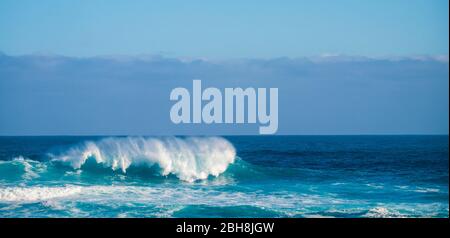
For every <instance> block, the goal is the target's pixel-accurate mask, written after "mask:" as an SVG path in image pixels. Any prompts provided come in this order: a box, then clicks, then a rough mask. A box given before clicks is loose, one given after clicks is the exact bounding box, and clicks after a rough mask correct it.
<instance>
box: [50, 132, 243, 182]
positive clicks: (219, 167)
mask: <svg viewBox="0 0 450 238" xmlns="http://www.w3.org/2000/svg"><path fill="white" fill-rule="evenodd" d="M51 157H52V158H53V159H52V161H57V162H62V163H64V164H68V165H70V166H71V167H72V168H74V169H80V168H81V167H82V166H83V165H84V164H85V163H86V162H87V160H88V159H94V160H95V161H96V163H97V164H102V165H103V166H104V167H108V168H111V169H112V170H114V171H116V170H119V171H122V172H123V173H126V172H127V169H128V168H130V167H145V168H152V167H155V166H157V167H158V168H159V174H160V175H162V176H167V175H175V176H176V177H178V178H179V179H181V180H183V181H188V182H192V181H195V180H202V179H207V178H208V177H209V176H211V175H212V176H216V177H217V176H218V175H220V174H221V173H223V172H225V170H226V169H227V167H228V166H229V165H230V164H232V163H233V162H234V161H235V157H236V151H235V149H234V147H233V145H232V144H231V143H230V142H228V141H227V140H226V139H224V138H221V137H187V138H177V137H165V138H144V137H123V138H121V137H110V138H104V139H101V140H99V141H88V142H85V143H82V144H81V145H78V146H73V147H71V148H69V149H67V150H65V151H63V152H62V153H59V154H57V155H53V154H52V155H51Z"/></svg>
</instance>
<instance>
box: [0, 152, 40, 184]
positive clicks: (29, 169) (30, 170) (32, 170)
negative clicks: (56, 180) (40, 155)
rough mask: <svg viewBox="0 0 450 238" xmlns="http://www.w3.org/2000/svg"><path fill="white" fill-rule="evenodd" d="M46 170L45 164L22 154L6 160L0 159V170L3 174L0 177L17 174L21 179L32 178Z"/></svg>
mask: <svg viewBox="0 0 450 238" xmlns="http://www.w3.org/2000/svg"><path fill="white" fill-rule="evenodd" d="M2 169H3V170H4V171H2ZM46 170H47V165H46V164H44V163H41V162H39V161H35V160H30V159H27V158H25V157H23V156H18V157H15V158H13V159H12V160H8V161H0V172H1V174H2V175H3V176H0V178H3V177H5V178H10V177H11V176H12V177H14V176H19V177H20V178H21V179H23V180H32V179H35V178H38V177H40V174H41V173H44V172H45V171H46ZM9 175H10V176H9Z"/></svg>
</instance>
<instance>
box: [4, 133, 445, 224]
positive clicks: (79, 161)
mask: <svg viewBox="0 0 450 238" xmlns="http://www.w3.org/2000/svg"><path fill="white" fill-rule="evenodd" d="M448 154H449V151H448V136H234V137H0V217H448V216H449V210H448V207H449V205H448V202H449V195H448V179H449V177H448V174H449V173H448V171H449V167H448V166H449V163H448V162H449V161H448Z"/></svg>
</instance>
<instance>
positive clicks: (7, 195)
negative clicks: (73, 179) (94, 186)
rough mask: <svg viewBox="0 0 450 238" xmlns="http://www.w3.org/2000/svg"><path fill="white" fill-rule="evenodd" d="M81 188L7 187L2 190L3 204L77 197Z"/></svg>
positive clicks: (0, 195)
mask: <svg viewBox="0 0 450 238" xmlns="http://www.w3.org/2000/svg"><path fill="white" fill-rule="evenodd" d="M80 191H81V187H80V186H59V187H44V186H42V187H41V186H36V187H6V188H0V201H1V202H36V201H45V200H49V199H55V198H62V197H68V196H72V195H75V194H77V193H79V192H80Z"/></svg>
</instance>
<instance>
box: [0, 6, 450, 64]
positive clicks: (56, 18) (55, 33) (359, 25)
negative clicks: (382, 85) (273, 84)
mask: <svg viewBox="0 0 450 238" xmlns="http://www.w3.org/2000/svg"><path fill="white" fill-rule="evenodd" d="M448 17H449V15H448V1H447V0H395V1H391V0H379V1H364V0H363V1H360V0H340V1H323V0H319V1H283V2H282V3H280V1H232V0H230V1H221V2H220V3H219V2H218V1H189V2H186V1H171V0H169V1H114V0H113V1H98V0H84V1H83V0H82V1H51V0H40V1H33V0H24V1H16V0H2V1H0V32H1V37H0V51H2V52H4V53H6V54H10V55H22V54H30V53H45V54H60V55H66V56H96V55H130V54H132V55H135V54H162V55H168V56H171V57H205V58H240V57H245V58H254V57H255V58H261V57H263V58H273V57H282V56H288V57H302V56H312V55H322V54H347V55H363V56H393V55H395V56H398V55H401V56H407V55H448V51H449V50H448V41H449V39H448V35H449V31H448Z"/></svg>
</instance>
